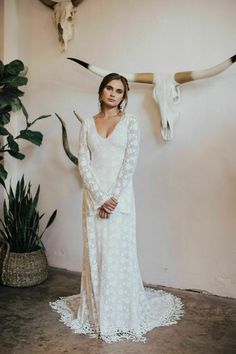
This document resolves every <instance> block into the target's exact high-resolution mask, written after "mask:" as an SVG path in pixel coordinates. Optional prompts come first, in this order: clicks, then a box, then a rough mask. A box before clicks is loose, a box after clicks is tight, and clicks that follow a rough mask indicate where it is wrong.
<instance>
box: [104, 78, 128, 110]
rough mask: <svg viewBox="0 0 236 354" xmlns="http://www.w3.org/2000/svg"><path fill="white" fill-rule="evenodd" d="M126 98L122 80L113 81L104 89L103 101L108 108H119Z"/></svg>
mask: <svg viewBox="0 0 236 354" xmlns="http://www.w3.org/2000/svg"><path fill="white" fill-rule="evenodd" d="M123 97H124V86H123V83H122V81H121V80H112V81H110V82H108V84H107V85H106V86H105V87H104V89H103V91H102V94H101V101H102V102H103V104H105V105H106V106H108V107H110V108H112V107H117V106H118V105H119V103H120V102H121V101H122V100H123Z"/></svg>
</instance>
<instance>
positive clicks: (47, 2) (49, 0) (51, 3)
mask: <svg viewBox="0 0 236 354" xmlns="http://www.w3.org/2000/svg"><path fill="white" fill-rule="evenodd" d="M40 1H41V2H42V3H43V4H44V5H46V6H48V7H51V9H53V8H54V6H55V5H56V4H57V2H55V1H52V0H40Z"/></svg>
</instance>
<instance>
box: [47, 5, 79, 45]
mask: <svg viewBox="0 0 236 354" xmlns="http://www.w3.org/2000/svg"><path fill="white" fill-rule="evenodd" d="M40 1H41V2H42V3H43V4H45V5H47V6H49V7H50V8H52V9H53V22H54V24H55V26H56V28H57V31H58V37H59V42H60V44H61V50H62V51H66V50H67V46H68V42H69V41H70V40H71V39H72V37H73V32H74V14H75V12H76V9H75V8H76V6H78V5H79V3H81V2H82V1H83V0H55V1H52V0H40Z"/></svg>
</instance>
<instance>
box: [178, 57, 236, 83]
mask: <svg viewBox="0 0 236 354" xmlns="http://www.w3.org/2000/svg"><path fill="white" fill-rule="evenodd" d="M235 61H236V55H233V56H232V57H231V58H229V59H227V60H225V61H223V63H220V64H218V65H215V66H213V67H211V68H208V69H205V70H195V71H182V72H178V73H176V74H175V76H174V78H175V81H176V82H178V83H179V84H184V83H185V82H189V81H193V80H199V79H206V78H208V77H212V76H215V75H217V74H220V73H221V72H222V71H224V70H226V69H228V68H229V67H230V66H231V65H232V64H233V63H235Z"/></svg>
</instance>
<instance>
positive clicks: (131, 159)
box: [111, 116, 140, 200]
mask: <svg viewBox="0 0 236 354" xmlns="http://www.w3.org/2000/svg"><path fill="white" fill-rule="evenodd" d="M127 134H128V137H127V146H126V150H125V155H124V160H123V163H122V165H121V168H120V171H119V173H118V176H117V179H116V182H115V184H114V186H113V188H112V191H111V195H112V196H113V197H114V198H115V199H116V200H119V197H120V194H121V192H122V190H123V189H124V188H125V187H126V185H127V184H128V182H129V181H130V180H131V178H132V176H133V174H134V170H135V167H136V162H137V158H138V153H139V145H140V131H139V126H138V122H137V120H136V118H135V117H134V116H131V117H130V120H129V123H128V132H127Z"/></svg>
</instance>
